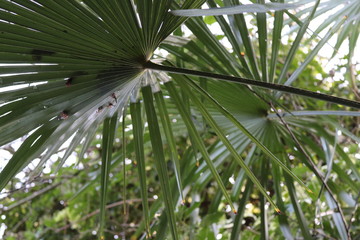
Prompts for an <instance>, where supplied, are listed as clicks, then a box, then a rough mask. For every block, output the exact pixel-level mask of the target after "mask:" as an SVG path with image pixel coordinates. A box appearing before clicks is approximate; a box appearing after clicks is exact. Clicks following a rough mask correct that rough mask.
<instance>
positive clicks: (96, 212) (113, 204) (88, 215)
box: [54, 198, 155, 233]
mask: <svg viewBox="0 0 360 240" xmlns="http://www.w3.org/2000/svg"><path fill="white" fill-rule="evenodd" d="M148 201H149V202H153V201H155V199H153V198H149V199H148ZM124 202H125V203H126V204H132V203H139V202H142V199H128V200H125V201H118V202H114V203H111V204H108V205H106V207H105V209H109V208H114V207H117V206H121V205H123V204H124ZM99 212H100V210H99V209H97V210H95V211H93V212H91V213H88V214H86V215H85V216H84V217H82V218H81V219H80V220H78V221H75V223H78V222H82V221H85V220H86V219H88V218H91V217H92V216H94V215H97V214H99ZM71 226H72V223H69V224H67V225H65V226H63V227H61V228H58V229H55V230H54V232H56V233H59V232H62V231H64V230H66V229H68V228H70V227H71Z"/></svg>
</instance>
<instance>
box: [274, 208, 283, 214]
mask: <svg viewBox="0 0 360 240" xmlns="http://www.w3.org/2000/svg"><path fill="white" fill-rule="evenodd" d="M275 211H276V212H277V213H278V214H280V215H283V213H282V212H281V211H280V209H279V208H275Z"/></svg>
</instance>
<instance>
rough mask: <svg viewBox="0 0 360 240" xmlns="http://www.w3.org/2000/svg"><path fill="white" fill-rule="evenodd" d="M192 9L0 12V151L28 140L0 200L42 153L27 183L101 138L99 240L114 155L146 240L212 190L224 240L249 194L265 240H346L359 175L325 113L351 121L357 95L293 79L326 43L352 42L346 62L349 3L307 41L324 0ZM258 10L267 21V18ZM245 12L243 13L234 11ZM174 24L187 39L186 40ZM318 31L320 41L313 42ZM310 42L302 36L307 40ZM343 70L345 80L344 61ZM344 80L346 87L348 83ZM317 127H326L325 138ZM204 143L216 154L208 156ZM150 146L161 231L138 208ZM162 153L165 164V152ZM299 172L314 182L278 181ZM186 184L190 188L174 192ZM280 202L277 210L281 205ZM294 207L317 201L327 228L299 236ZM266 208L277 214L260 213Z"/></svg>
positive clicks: (23, 5) (43, 7)
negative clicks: (298, 239) (130, 161)
mask: <svg viewBox="0 0 360 240" xmlns="http://www.w3.org/2000/svg"><path fill="white" fill-rule="evenodd" d="M204 2H205V1H204V0H191V1H190V0H185V1H171V0H162V1H150V0H134V1H131V0H124V1H111V0H103V1H97V0H85V1H80V0H71V1H41V0H34V1H25V0H13V1H8V0H2V1H0V11H1V15H0V36H1V38H0V52H1V55H0V60H1V64H2V65H1V68H0V69H1V70H0V80H1V82H0V83H1V89H2V90H3V91H2V93H1V101H2V105H1V107H0V136H1V137H0V145H5V144H8V143H10V142H12V141H14V140H16V139H18V138H21V137H23V136H26V139H25V140H24V142H23V143H22V145H21V147H20V148H19V149H18V150H17V151H16V152H15V153H14V154H13V156H12V158H11V159H10V161H9V162H8V163H7V165H6V167H5V168H4V169H3V170H2V171H1V173H0V189H4V188H5V187H6V185H7V184H8V182H9V181H10V180H11V179H12V178H13V177H14V176H15V175H16V174H17V173H18V172H19V171H21V170H22V169H23V168H24V167H25V166H27V165H28V164H29V163H30V162H31V161H32V160H33V159H35V158H39V157H40V162H39V164H38V167H37V169H35V171H34V172H35V173H34V175H36V173H39V171H40V170H41V167H42V166H43V165H44V164H45V162H46V161H47V160H48V159H49V158H50V157H51V156H52V155H53V154H54V153H55V152H56V151H58V150H59V149H60V148H61V147H62V146H63V144H64V143H65V142H66V141H67V140H68V139H70V138H71V142H70V143H69V144H68V145H67V150H66V153H65V155H64V157H63V158H62V160H61V162H60V163H59V165H58V169H60V168H61V166H62V165H63V164H64V162H65V160H66V159H67V157H69V156H70V155H71V153H72V152H73V151H74V150H75V149H76V147H78V146H79V145H81V146H82V149H83V150H82V151H81V155H83V154H84V153H85V151H86V150H87V149H88V147H89V146H90V144H91V142H92V140H93V139H94V136H95V135H96V132H97V130H98V129H99V127H100V128H101V130H102V143H101V144H102V145H101V171H100V174H99V179H97V180H98V181H100V183H101V190H100V206H99V208H100V220H99V222H100V226H99V236H100V237H101V238H103V236H104V228H106V226H105V223H106V217H105V214H106V204H107V201H108V199H107V189H108V186H109V181H110V179H109V174H110V172H111V168H112V167H113V166H115V165H116V164H119V162H123V163H124V164H123V166H124V170H125V157H126V156H127V152H129V151H131V152H134V153H135V155H136V162H137V169H138V177H139V185H140V189H141V199H142V208H143V227H141V229H144V230H143V232H145V234H146V236H147V237H151V235H152V233H153V230H154V229H157V238H159V239H164V238H165V236H166V234H167V227H169V229H170V234H171V236H172V238H173V239H179V230H178V229H177V218H178V217H179V216H178V215H179V214H178V213H177V212H176V211H175V208H177V206H178V204H179V202H181V201H185V199H186V195H191V194H193V193H194V192H196V191H198V190H200V189H204V188H205V187H206V185H207V184H208V183H209V182H212V181H214V180H215V182H216V184H217V187H218V189H219V190H220V191H219V192H217V195H216V197H215V198H214V201H213V202H212V203H211V204H212V208H211V209H212V211H214V212H216V211H217V209H218V208H219V206H220V205H221V202H223V201H225V202H227V203H228V204H229V207H230V208H231V209H232V211H233V212H234V213H236V214H235V215H234V216H233V223H234V225H233V227H232V228H231V231H230V232H231V233H229V235H230V238H231V239H238V238H239V236H240V234H241V223H242V221H243V219H244V214H245V211H246V208H245V207H246V203H247V202H248V201H249V198H250V195H251V193H253V192H256V193H257V192H259V193H260V194H259V199H260V205H259V208H260V220H261V224H260V232H261V233H260V234H261V237H262V238H263V239H268V238H269V231H268V224H269V218H271V219H276V220H277V221H278V222H279V231H281V233H282V234H283V236H284V237H285V238H286V239H294V238H295V236H298V235H301V236H302V237H303V238H304V239H311V238H313V237H315V236H318V235H319V236H320V235H321V234H323V233H324V235H331V236H334V237H336V238H341V239H350V238H351V237H352V234H351V231H352V229H351V226H350V222H351V221H350V220H351V218H352V217H353V213H354V209H356V205H357V204H353V205H351V206H349V207H350V211H347V212H345V211H344V204H345V203H344V200H343V199H344V198H350V199H351V200H352V201H355V200H356V199H357V198H356V195H357V194H358V187H359V180H360V174H359V170H358V167H357V166H356V164H354V163H353V161H352V160H351V159H350V158H349V157H348V156H347V155H346V153H344V152H343V150H342V148H341V147H340V146H339V144H338V142H337V140H336V139H337V138H336V136H337V133H336V130H337V129H341V130H342V132H343V133H344V134H346V135H347V137H348V138H350V139H352V140H353V141H358V137H357V136H355V135H354V134H352V133H351V132H349V131H347V130H346V129H344V127H342V126H341V124H340V123H339V122H338V121H336V118H334V117H332V116H331V115H334V116H338V117H339V116H355V117H358V116H359V113H358V112H355V111H350V108H357V109H359V108H360V103H359V102H358V101H357V100H358V99H357V96H358V95H357V94H358V93H357V92H355V94H353V95H351V96H349V97H348V98H347V99H344V98H340V97H336V96H332V95H329V94H325V93H320V92H318V91H317V90H318V89H309V90H306V89H303V88H297V87H294V86H292V85H295V84H297V85H298V86H302V85H301V83H297V82H296V80H297V79H298V78H300V77H301V76H302V75H301V74H302V73H303V72H304V71H305V70H306V68H307V66H309V64H311V61H312V60H313V59H314V57H315V56H316V55H317V53H318V52H319V50H320V49H321V48H322V47H323V46H324V45H326V44H327V43H328V42H329V39H330V38H331V37H333V36H334V35H335V33H337V32H340V33H339V35H338V44H336V46H335V49H336V48H339V47H340V45H341V43H342V42H343V41H344V40H345V39H346V38H349V40H350V44H349V46H350V47H349V50H350V51H349V59H352V56H353V55H354V52H353V49H355V44H356V42H357V37H358V33H359V26H360V25H359V15H358V12H359V9H360V4H359V2H358V1H356V0H353V1H347V2H344V3H343V5H342V8H340V10H338V11H337V13H336V14H334V15H333V17H330V18H329V19H328V20H327V21H324V24H322V25H320V26H319V27H318V29H317V30H315V31H314V32H310V31H309V28H308V27H309V24H310V23H312V21H313V20H314V19H316V18H317V17H319V16H321V14H323V13H325V12H327V11H328V10H330V9H332V8H333V6H334V4H338V3H337V1H332V0H329V1H325V2H321V3H320V1H319V0H317V1H315V0H314V1H309V0H307V1H305V0H304V1H298V2H296V3H297V4H296V5H293V4H284V1H279V2H278V3H268V4H265V1H262V0H259V1H257V3H258V4H251V5H240V1H237V0H226V1H223V2H221V1H215V0H208V1H206V3H207V4H208V6H209V7H211V8H217V9H210V10H204V11H198V10H196V11H194V10H191V9H197V8H200V7H201V6H202V5H203V4H204ZM335 2H336V3H335ZM299 6H300V7H299ZM294 8H295V9H296V10H295V12H294V10H293V9H294ZM175 9H176V10H175ZM187 9H189V10H187ZM270 10H276V12H275V13H274V14H268V13H269V11H270ZM244 11H245V12H250V13H251V14H247V15H244ZM224 13H225V14H229V15H227V16H224V15H223V14H224ZM204 15H211V16H215V18H214V21H216V22H217V23H218V24H219V26H220V27H221V30H222V34H223V37H224V38H226V39H227V40H228V41H229V43H230V47H229V48H230V49H228V48H227V47H225V46H224V45H222V44H221V41H219V39H218V38H217V36H215V35H214V33H213V32H212V31H211V30H210V29H209V25H208V24H206V23H205V22H204V18H201V16H204ZM345 16H346V17H345ZM248 17H250V18H252V21H253V23H252V24H249V22H248V21H247V18H248ZM269 20H271V21H273V24H272V23H270V21H269ZM182 24H184V25H186V27H187V28H188V29H189V30H190V31H191V33H192V34H193V36H194V38H193V39H187V38H186V37H184V35H183V34H184V33H183V32H182V31H181V28H180V26H181V25H182ZM294 24H295V27H293V31H294V32H296V37H295V39H294V40H293V41H292V42H291V46H286V45H284V44H283V43H282V42H281V38H282V36H283V34H284V33H283V29H284V28H285V27H286V26H288V25H294ZM329 26H331V29H330V30H328V27H329ZM253 27H256V34H254V33H255V30H251V28H253ZM324 29H325V30H328V33H327V34H326V35H325V36H323V37H319V34H320V32H321V31H322V30H324ZM308 33H310V34H311V37H310V38H308V39H305V36H306V34H308ZM289 35H290V33H289ZM291 36H292V35H291ZM319 39H320V40H319ZM306 41H307V42H306ZM304 42H305V43H306V44H310V43H312V44H314V47H313V49H312V52H311V53H310V54H308V55H307V56H306V57H305V58H304V60H303V62H302V63H299V66H297V69H296V70H294V69H293V66H292V64H293V63H294V61H295V59H296V56H297V54H298V53H299V51H300V47H301V44H303V43H304ZM284 48H285V50H284ZM157 49H162V50H166V51H167V52H168V53H169V55H167V56H166V59H162V58H161V57H160V56H158V55H157V54H156V50H157ZM334 52H335V53H336V51H334ZM284 55H285V56H284ZM334 56H335V54H334ZM348 64H349V65H348V70H349V73H350V75H351V76H354V71H355V70H354V68H353V63H352V62H351V61H349V62H348ZM351 84H352V86H356V79H355V78H354V77H353V78H352V81H351ZM355 89H356V88H355ZM319 90H320V91H322V90H321V88H320V89H319ZM324 102H325V103H326V104H325V105H324ZM328 103H335V104H337V105H335V104H333V105H331V104H328ZM339 105H341V106H339ZM142 108H144V110H142ZM127 109H129V111H127ZM128 112H129V113H128ZM127 116H128V118H130V117H131V126H132V127H131V134H132V136H133V137H132V139H131V141H132V142H131V144H132V145H131V146H130V147H128V148H125V146H126V144H125V139H126V133H125V128H126V126H127V123H126V117H127ZM174 119H175V120H176V122H177V123H174V121H173V120H174ZM119 123H121V129H122V130H121V131H122V134H123V137H122V139H123V144H122V146H123V147H122V149H120V150H118V149H114V139H115V134H116V132H117V129H118V128H119V126H118V125H119ZM145 123H146V124H145ZM324 126H327V127H329V129H328V130H324ZM184 131H186V132H187V133H186V138H188V139H189V143H190V145H189V148H188V150H187V151H188V152H187V154H181V155H180V156H179V153H178V148H179V146H177V143H178V142H177V140H176V136H178V133H179V132H181V134H183V133H184ZM210 133H211V134H212V135H211V136H209V134H210ZM147 134H149V135H147ZM145 135H147V136H149V138H145V137H144V136H145ZM212 138H214V139H215V142H214V143H212V144H207V141H208V140H209V139H212ZM334 139H335V140H334ZM204 140H206V141H204ZM148 142H149V143H151V149H152V156H153V160H154V163H155V169H156V172H157V174H158V179H159V183H160V186H161V191H162V196H161V199H162V202H163V203H164V206H165V208H164V209H165V210H164V213H163V215H162V216H161V217H160V219H159V220H153V216H154V212H156V211H157V210H159V209H161V207H162V206H161V204H155V205H151V206H149V203H148V190H147V188H148V187H147V179H146V172H145V167H146V165H147V164H148V163H147V160H148V157H147V155H146V154H145V152H144V151H145V149H144V148H145V147H144V146H145V145H146V144H147V143H148ZM164 143H166V144H167V147H166V148H167V150H169V152H170V154H168V153H167V151H164V146H163V145H164ZM335 150H336V151H335ZM168 155H169V156H168ZM243 157H245V159H243ZM167 158H169V159H171V162H172V165H173V169H174V170H173V173H174V174H173V177H170V176H169V171H168V167H167V164H168V163H167V161H166V159H167ZM339 159H341V162H338V161H337V160H339ZM320 163H323V164H325V165H326V168H325V170H324V169H323V168H321V169H320V166H319V164H320ZM299 165H304V168H305V169H306V173H307V174H310V173H311V174H313V175H314V176H315V177H316V180H317V181H318V182H316V184H315V183H314V184H312V185H309V184H308V183H307V182H305V183H304V181H303V179H304V176H301V174H296V173H294V171H292V170H291V169H292V168H293V167H294V166H299ZM347 170H351V173H350V174H348V173H347ZM333 171H334V172H335V173H336V176H338V177H341V178H343V179H344V180H346V182H348V183H350V182H353V183H352V184H348V185H346V189H345V190H346V192H344V188H343V187H340V186H339V185H337V184H338V180H336V179H333V178H330V177H329V176H330V174H333ZM220 172H221V174H220ZM232 175H234V176H235V177H236V180H235V184H234V185H233V186H232V187H231V186H230V185H229V184H228V181H227V180H228V179H229V177H231V176H232ZM302 178H303V179H302ZM305 179H306V178H305ZM269 181H271V182H272V183H271V184H269ZM283 183H285V185H286V189H285V188H284V187H282V185H283ZM176 188H177V189H178V190H175V189H176ZM189 188H190V189H191V191H190V190H186V191H185V189H189ZM189 191H190V192H189ZM269 191H270V194H269ZM299 191H300V192H301V193H300V192H299ZM271 192H273V193H271ZM284 194H287V195H288V196H289V197H288V199H289V201H290V202H289V203H286V202H284V200H283V195H284ZM124 195H125V193H124ZM344 196H345V197H344ZM299 198H302V199H304V198H307V199H310V200H309V201H311V203H315V202H316V201H322V202H326V204H327V207H326V208H324V209H330V210H333V211H332V214H331V216H332V219H331V220H327V221H328V222H331V223H334V226H328V225H321V226H320V227H319V226H315V227H313V228H311V225H310V224H311V223H310V222H309V221H310V220H312V219H314V218H315V217H314V215H313V214H312V213H311V214H308V213H305V211H304V209H303V208H304V206H306V205H304V204H301V203H300V202H299ZM178 199H179V200H178ZM268 204H271V206H272V207H271V208H270V210H269V209H268ZM287 204H290V205H291V208H292V210H291V211H290V210H289V208H287ZM272 210H274V211H275V212H277V213H278V214H279V215H277V217H274V216H272V215H270V214H269V211H272ZM317 210H319V209H317ZM320 210H323V209H320ZM320 210H319V211H320ZM210 213H211V212H210ZM309 215H310V216H309ZM309 217H310V218H309ZM293 219H296V224H293V223H292V222H291V220H293ZM297 229H299V231H297ZM333 229H336V231H334V230H333ZM140 233H141V231H140Z"/></svg>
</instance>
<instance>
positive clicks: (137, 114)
mask: <svg viewBox="0 0 360 240" xmlns="http://www.w3.org/2000/svg"><path fill="white" fill-rule="evenodd" d="M130 113H131V120H132V126H133V132H134V141H135V154H136V162H137V168H138V174H139V178H140V188H141V199H142V206H143V215H144V220H145V229H146V235H147V237H150V236H151V233H150V217H149V204H148V189H147V184H146V171H145V153H144V140H143V134H144V133H143V129H144V124H143V122H142V119H141V104H140V102H135V103H130ZM124 168H125V165H124ZM124 188H126V186H124Z"/></svg>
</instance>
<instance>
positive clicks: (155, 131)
mask: <svg viewBox="0 0 360 240" xmlns="http://www.w3.org/2000/svg"><path fill="white" fill-rule="evenodd" d="M142 94H143V98H144V104H145V110H146V116H147V121H148V126H149V131H150V138H151V145H152V150H153V153H154V158H155V165H156V169H157V172H158V174H159V179H160V185H161V189H162V191H163V199H164V202H165V211H166V215H167V219H168V221H169V225H170V229H171V235H172V237H173V239H178V233H177V227H176V220H175V213H174V202H173V199H172V192H171V189H170V180H169V176H168V174H167V170H166V161H165V157H164V152H163V145H162V140H161V135H160V129H159V123H158V120H157V116H156V112H155V107H154V104H153V94H152V90H151V87H150V86H146V87H143V88H142Z"/></svg>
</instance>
